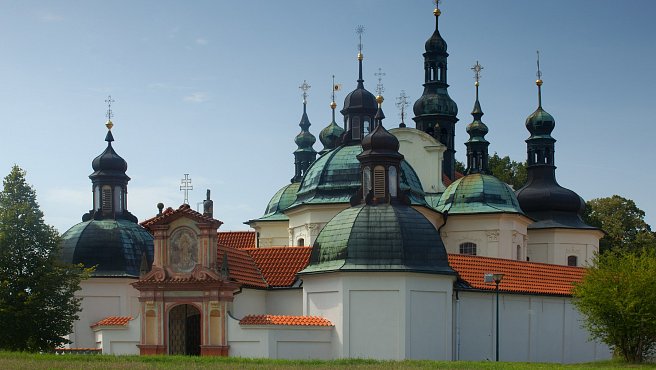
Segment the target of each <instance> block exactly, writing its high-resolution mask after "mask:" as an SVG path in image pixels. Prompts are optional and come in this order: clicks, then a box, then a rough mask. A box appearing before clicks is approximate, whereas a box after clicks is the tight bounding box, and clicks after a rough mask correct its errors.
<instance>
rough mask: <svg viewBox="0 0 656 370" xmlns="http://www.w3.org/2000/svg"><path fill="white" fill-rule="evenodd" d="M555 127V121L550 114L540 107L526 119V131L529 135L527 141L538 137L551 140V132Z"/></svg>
mask: <svg viewBox="0 0 656 370" xmlns="http://www.w3.org/2000/svg"><path fill="white" fill-rule="evenodd" d="M555 126H556V120H555V119H554V118H553V116H552V115H551V114H549V113H547V112H546V111H545V110H544V109H542V107H541V106H540V107H538V109H536V110H535V112H533V113H531V115H530V116H528V117H527V118H526V129H528V131H529V132H530V133H531V137H529V139H533V138H540V137H546V138H551V132H552V131H553V130H554V127H555Z"/></svg>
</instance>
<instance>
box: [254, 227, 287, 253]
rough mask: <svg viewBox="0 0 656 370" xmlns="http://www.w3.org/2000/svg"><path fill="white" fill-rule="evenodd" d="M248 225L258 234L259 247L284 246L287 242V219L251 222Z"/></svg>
mask: <svg viewBox="0 0 656 370" xmlns="http://www.w3.org/2000/svg"><path fill="white" fill-rule="evenodd" d="M250 226H251V227H252V228H253V229H254V230H255V231H256V232H258V233H260V235H259V244H258V245H259V246H260V247H286V246H288V245H290V244H289V232H288V229H289V221H263V222H252V223H251V224H250Z"/></svg>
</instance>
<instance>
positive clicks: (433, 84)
mask: <svg viewBox="0 0 656 370" xmlns="http://www.w3.org/2000/svg"><path fill="white" fill-rule="evenodd" d="M433 14H434V15H435V32H433V35H432V36H431V37H430V38H429V39H428V41H426V45H425V46H426V52H425V53H424V92H423V94H422V95H421V97H420V98H419V99H417V101H416V102H415V104H414V107H413V111H414V114H415V117H414V118H413V119H414V121H415V123H416V126H417V129H418V130H421V131H424V132H426V133H428V134H430V135H432V136H433V137H434V138H435V139H437V140H439V141H440V142H441V143H442V144H444V145H445V146H446V151H445V152H444V160H443V162H444V163H443V167H442V169H443V172H444V174H445V175H446V176H447V177H448V178H449V179H451V180H455V163H456V162H455V153H456V151H455V147H454V138H455V125H456V122H458V118H457V117H456V116H457V115H458V106H457V105H456V103H455V102H454V101H453V100H452V99H451V97H450V96H449V92H448V91H447V88H448V87H449V84H448V83H447V58H448V57H449V53H447V51H446V41H444V39H443V38H442V36H441V35H440V31H439V19H440V14H441V11H440V9H439V8H437V7H435V10H433Z"/></svg>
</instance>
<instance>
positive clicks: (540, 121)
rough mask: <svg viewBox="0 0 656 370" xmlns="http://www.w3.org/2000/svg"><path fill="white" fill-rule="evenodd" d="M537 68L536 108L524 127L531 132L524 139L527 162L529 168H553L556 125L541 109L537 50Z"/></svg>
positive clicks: (540, 81)
mask: <svg viewBox="0 0 656 370" xmlns="http://www.w3.org/2000/svg"><path fill="white" fill-rule="evenodd" d="M537 70H538V71H537V73H536V76H537V77H538V79H537V80H536V81H535V84H536V85H537V87H538V108H537V109H536V110H535V112H533V113H532V114H531V115H530V116H528V118H526V129H527V130H528V131H529V132H530V133H531V136H530V137H529V138H528V139H527V140H526V143H527V154H528V158H527V164H528V167H529V168H530V167H534V166H551V167H554V168H555V163H554V147H555V145H554V144H555V142H556V139H554V138H553V137H552V136H551V132H552V131H553V129H554V127H555V126H556V122H555V120H554V118H553V116H552V115H551V114H549V113H547V112H545V110H544V109H542V71H541V70H540V52H539V51H538V52H537ZM554 176H555V175H554Z"/></svg>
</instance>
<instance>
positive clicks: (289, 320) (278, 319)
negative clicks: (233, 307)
mask: <svg viewBox="0 0 656 370" xmlns="http://www.w3.org/2000/svg"><path fill="white" fill-rule="evenodd" d="M239 324H240V325H293V326H334V325H333V323H331V322H330V321H329V320H327V319H324V318H323V317H319V316H283V315H248V316H245V317H244V318H243V319H241V320H240V321H239Z"/></svg>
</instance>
